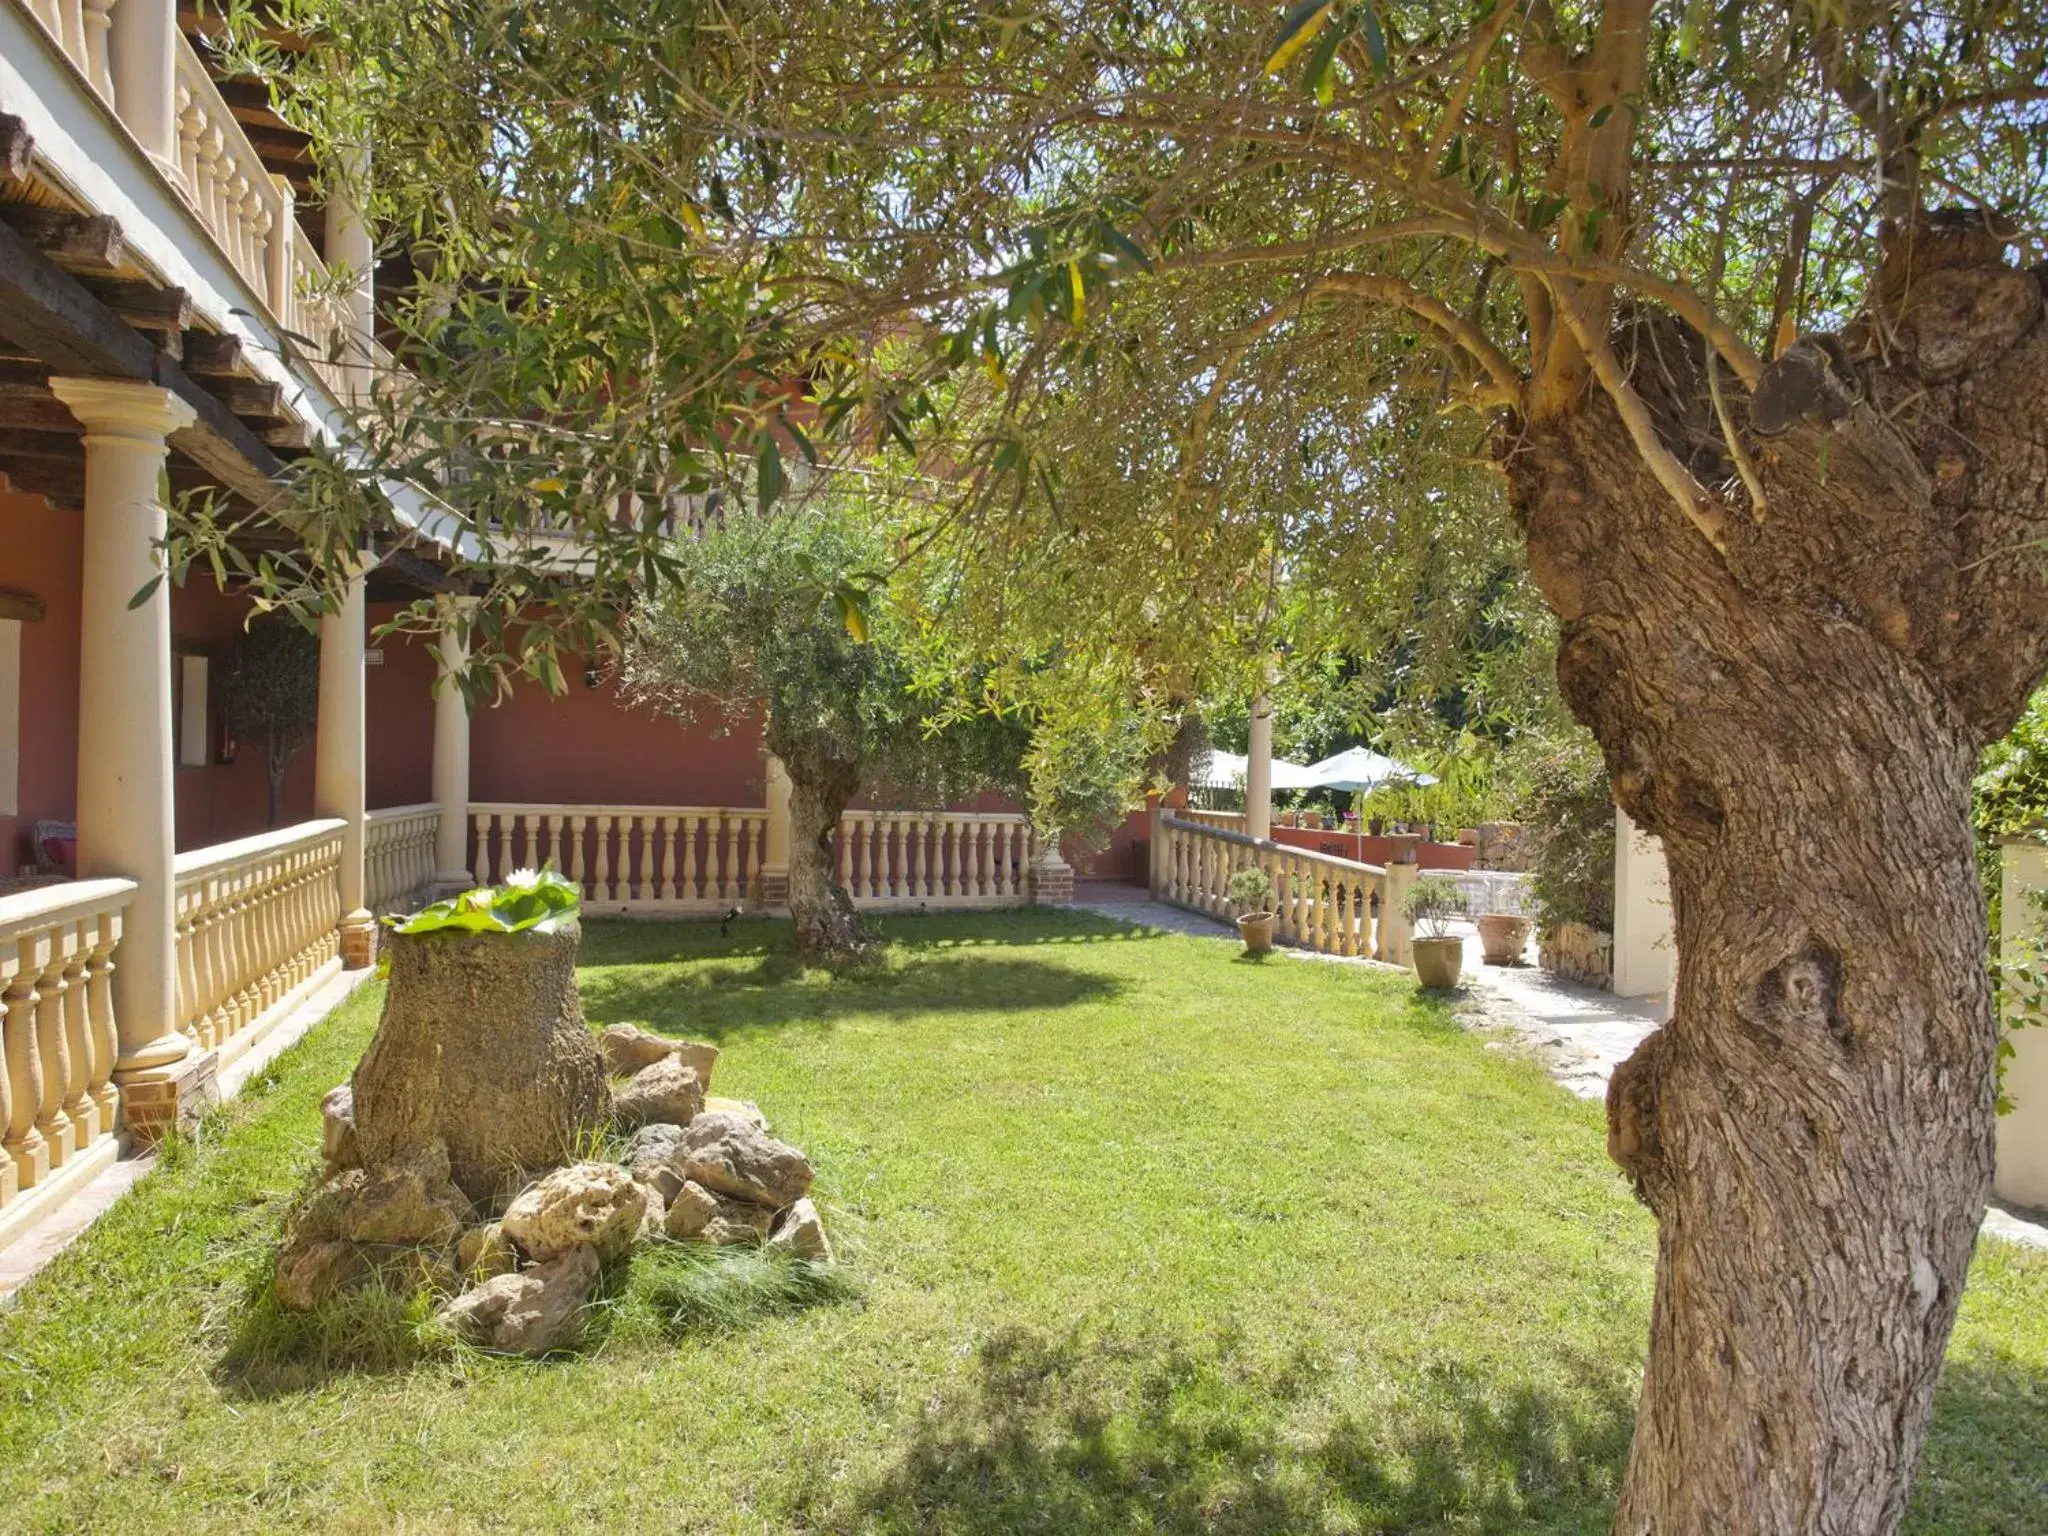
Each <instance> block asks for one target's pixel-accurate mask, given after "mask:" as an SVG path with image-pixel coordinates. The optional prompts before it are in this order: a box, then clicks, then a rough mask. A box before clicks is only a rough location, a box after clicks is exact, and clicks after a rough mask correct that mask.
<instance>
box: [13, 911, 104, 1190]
mask: <svg viewBox="0 0 2048 1536" xmlns="http://www.w3.org/2000/svg"><path fill="white" fill-rule="evenodd" d="M134 890H135V882H134V881H132V880H74V881H67V882H65V883H63V884H60V885H50V886H44V887H41V888H39V889H36V890H30V891H23V892H21V893H19V894H16V895H13V896H6V897H0V1036H4V1041H5V1054H4V1059H0V1205H5V1204H6V1203H7V1202H8V1201H9V1200H11V1199H13V1198H14V1197H15V1196H16V1195H17V1194H18V1193H20V1192H21V1191H24V1190H28V1189H32V1188H34V1187H35V1186H36V1185H38V1184H40V1183H42V1182H43V1181H44V1180H46V1179H48V1178H49V1176H50V1175H51V1174H52V1173H54V1172H55V1171H57V1170H58V1169H60V1168H62V1167H63V1166H64V1165H65V1164H66V1163H68V1162H70V1161H72V1160H73V1159H74V1158H76V1157H78V1156H79V1155H80V1154H81V1153H83V1152H84V1151H85V1150H86V1149H87V1148H88V1147H91V1146H92V1145H94V1144H95V1143H97V1142H99V1141H102V1140H105V1139H106V1138H107V1137H110V1136H112V1135H113V1134H114V1128H115V1123H116V1121H117V1120H118V1118H119V1114H120V1096H119V1094H118V1092H117V1091H116V1089H115V1087H114V1085H113V1082H112V1077H113V1071H114V1059H115V1057H116V1055H117V1054H118V1053H119V1051H120V1035H119V1032H118V1031H117V1030H116V1028H115V1024H114V993H113V971H114V951H115V950H116V948H118V947H119V945H120V942H121V914H122V910H123V909H124V908H125V907H126V906H127V905H128V901H129V898H130V896H131V895H132V894H133V893H134Z"/></svg>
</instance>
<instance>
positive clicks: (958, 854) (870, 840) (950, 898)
mask: <svg viewBox="0 0 2048 1536" xmlns="http://www.w3.org/2000/svg"><path fill="white" fill-rule="evenodd" d="M838 842H839V881H840V884H842V885H844V886H845V887H846V889H847V892H848V894H850V895H851V896H852V897H853V904H854V905H855V906H857V907H998V906H1017V905H1020V904H1022V903H1023V902H1025V901H1027V900H1029V899H1030V898H1029V896H1028V894H1027V891H1028V884H1027V878H1028V877H1027V875H1026V871H1027V870H1028V869H1029V867H1030V864H1031V854H1032V837H1031V822H1030V819H1029V818H1028V817H1026V816H1023V815H1021V814H1019V813H1016V812H1011V811H996V812H972V811H848V812H847V813H846V815H845V816H844V817H843V818H842V819H841V821H840V823H839V838H838Z"/></svg>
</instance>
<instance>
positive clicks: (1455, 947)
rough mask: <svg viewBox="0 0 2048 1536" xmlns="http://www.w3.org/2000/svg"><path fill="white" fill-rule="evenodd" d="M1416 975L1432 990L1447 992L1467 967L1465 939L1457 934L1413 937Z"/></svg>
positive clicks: (1456, 982)
mask: <svg viewBox="0 0 2048 1536" xmlns="http://www.w3.org/2000/svg"><path fill="white" fill-rule="evenodd" d="M1409 942H1410V944H1411V945H1412V946H1413V947H1414V950H1415V977H1416V980H1418V981H1420V982H1421V983H1422V984H1423V985H1424V986H1425V987H1428V988H1430V989H1431V990H1432V991H1437V992H1447V991H1449V990H1450V989H1451V988H1452V987H1455V986H1456V985H1457V984H1458V978H1459V976H1460V975H1462V974H1463V972H1464V969H1465V941H1464V940H1463V939H1462V938H1460V937H1458V935H1456V934H1451V935H1449V936H1447V937H1445V938H1441V939H1411V940H1410V941H1409Z"/></svg>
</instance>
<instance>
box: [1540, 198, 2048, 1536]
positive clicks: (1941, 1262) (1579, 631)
mask: <svg viewBox="0 0 2048 1536" xmlns="http://www.w3.org/2000/svg"><path fill="white" fill-rule="evenodd" d="M1886 257H1887V260H1886V266H1885V269H1884V274H1883V276H1882V278H1881V279H1880V282H1879V288H1878V292H1877V293H1876V294H1875V295H1874V296H1873V303H1872V305H1871V309H1870V313H1869V315H1868V317H1867V318H1866V319H1865V320H1864V321H1862V322H1859V325H1858V327H1856V328H1854V329H1853V330H1852V332H1851V333H1850V334H1848V335H1845V336H1844V337H1843V338H1842V339H1841V344H1840V345H1838V346H1835V345H1831V346H1829V347H1827V348H1825V349H1809V350H1808V352H1807V353H1806V354H1805V356H1806V357H1807V358H1808V360H1809V361H1811V360H1812V358H1813V357H1814V356H1815V355H1816V350H1818V353H1819V355H1821V356H1823V357H1824V358H1825V359H1826V362H1825V365H1824V366H1821V368H1820V372H1819V373H1817V374H1816V375H1815V376H1814V377H1812V378H1809V379H1805V380H1796V379H1792V380H1788V378H1787V376H1786V374H1785V373H1783V372H1781V373H1780V374H1778V375H1777V376H1775V377H1774V376H1768V375H1767V377H1766V380H1765V384H1764V386H1762V387H1761V388H1760V391H1759V402H1758V403H1759V405H1760V406H1767V407H1768V410H1767V411H1766V410H1765V409H1759V410H1758V413H1757V414H1758V416H1759V417H1760V418H1761V417H1763V416H1764V415H1766V414H1769V415H1772V416H1774V417H1776V418H1778V420H1776V421H1773V422H1772V423H1770V424H1772V425H1786V426H1787V430H1785V431H1784V432H1783V434H1782V435H1779V436H1776V437H1770V438H1763V437H1759V436H1756V435H1754V434H1751V436H1750V441H1749V451H1750V453H1751V454H1752V455H1753V457H1754V458H1755V460H1756V462H1757V464H1758V466H1759V473H1760V475H1761V477H1762V480H1763V485H1764V489H1765V491H1766V494H1767V507H1766V510H1765V511H1764V512H1763V513H1762V514H1761V515H1760V516H1757V517H1753V516H1752V512H1751V506H1750V502H1749V497H1748V496H1747V495H1746V494H1745V493H1744V491H1743V490H1742V489H1741V488H1740V487H1739V486H1737V485H1735V484H1734V483H1733V470H1732V467H1731V465H1730V463H1729V462H1728V460H1727V457H1726V454H1725V448H1724V447H1722V446H1720V442H1721V438H1720V432H1719V429H1718V425H1717V423H1716V421H1715V418H1714V415H1713V411H1712V406H1711V404H1710V401H1709V390H1708V388H1707V384H1706V380H1705V375H1704V372H1703V368H1702V362H1701V359H1702V349H1701V346H1700V343H1699V338H1698V337H1697V336H1696V335H1694V334H1693V333H1691V332H1689V331H1686V330H1684V329H1682V328H1681V327H1679V326H1677V325H1675V324H1672V323H1670V322H1668V321H1665V320H1649V319H1639V320H1638V321H1637V322H1636V323H1634V324H1633V325H1630V326H1627V327H1625V328H1624V336H1623V338H1622V341H1621V345H1622V346H1623V347H1624V348H1626V349H1627V350H1629V351H1630V353H1631V357H1632V362H1633V372H1632V379H1633V382H1634V384H1635V387H1636V388H1637V390H1638V391H1639V392H1640V393H1641V394H1642V395H1643V396H1644V397H1645V398H1646V399H1647V400H1648V401H1649V403H1650V405H1651V407H1652V409H1653V411H1654V412H1655V415H1656V418H1657V422H1658V427H1659V431H1660V435H1661V437H1662V439H1663V441H1664V442H1665V444H1666V445H1667V446H1668V447H1670V448H1671V449H1672V450H1673V451H1674V452H1675V453H1677V454H1678V455H1679V456H1680V457H1681V458H1682V459H1684V460H1686V461H1687V464H1688V467H1689V468H1691V469H1692V471H1693V473H1694V474H1695V475H1696V476H1697V478H1698V479H1699V480H1700V481H1701V482H1702V483H1703V484H1706V485H1710V486H1711V485H1723V486H1726V487H1727V491H1726V494H1725V500H1724V505H1723V507H1722V509H1721V510H1722V512H1723V514H1724V516H1725V518H1726V527H1727V550H1726V552H1725V554H1723V553H1720V552H1717V551H1716V550H1715V549H1714V548H1713V547H1712V545H1711V544H1710V543H1709V541H1708V540H1707V539H1706V538H1704V537H1702V536H1701V535H1700V534H1699V532H1698V531H1697V530H1696V528H1695V527H1694V526H1693V525H1692V524H1691V523H1690V522H1689V521H1688V520H1687V518H1686V517H1685V516H1684V515H1683V514H1682V513H1681V511H1680V510H1679V509H1678V507H1677V506H1676V505H1674V503H1673V501H1672V498H1671V497H1670V496H1669V495H1668V494H1667V492H1666V490H1665V489H1664V488H1663V487H1662V486H1660V485H1659V483H1658V482H1657V481H1656V480H1654V479H1653V478H1652V476H1651V474H1650V472H1649V471H1648V470H1647V469H1646V468H1645V466H1644V463H1643V460H1642V457H1641V455H1640V454H1639V453H1638V452H1637V451H1636V450H1635V448H1634V447H1633V446H1632V445H1631V443H1630V441H1629V438H1628V436H1627V434H1626V432H1625V430H1624V429H1623V427H1622V425H1621V423H1620V421H1619V419H1618V417H1617V416H1616V414H1615V412H1614V410H1613V408H1612V407H1611V405H1610V404H1609V402H1608V401H1607V399H1606V398H1605V397H1604V396H1602V395H1600V394H1597V393H1594V392H1591V391H1590V390H1589V391H1588V392H1586V393H1585V394H1583V395H1582V396H1581V397H1580V398H1579V399H1578V400H1576V401H1575V402H1573V403H1572V404H1571V406H1570V408H1569V409H1566V410H1561V411H1558V412H1555V413H1553V414H1552V415H1551V416H1549V417H1548V419H1531V420H1529V421H1527V422H1525V423H1522V424H1520V425H1519V426H1518V428H1517V430H1516V432H1515V433H1514V434H1512V436H1511V437H1504V439H1503V445H1502V463H1503V466H1504V469H1505V471H1506V474H1507V478H1508V482H1509V488H1510V494H1511V498H1512V501H1513V504H1514V507H1515V509H1516V512H1517V515H1518V516H1519V517H1520V519H1521V520H1522V522H1523V525H1524V528H1525V530H1526V534H1527V540H1528V549H1529V558H1530V565H1531V568H1532V570H1533V572H1534V574H1535V576H1536V579H1537V581H1538V583H1539V585H1540V586H1541V587H1542V589H1543V591H1544V593H1545V594H1546V596H1547V597H1548V599H1549V600H1550V602H1551V603H1552V605H1553V606H1554V607H1555V609H1556V610H1557V612H1558V614H1559V616H1560V618H1561V620H1562V622H1563V630H1562V644H1561V651H1560V658H1559V666H1558V671H1559V680H1560V683H1561V684H1562V686H1563V689H1564V692H1565V694H1566V697H1567V698H1568V700H1569V701H1570V703H1571V705H1572V708H1573V710H1574V712H1575V713H1576V714H1577V715H1578V716H1579V718H1580V719H1581V720H1583V721H1584V722H1585V723H1586V724H1587V725H1588V726H1589V727H1590V728H1591V729H1592V730H1593V732H1594V733H1595V735H1596V736H1597V737H1598V738H1599V740H1600V743H1601V745H1602V748H1603V749H1604V752H1605V754H1606V757H1607V760H1608V765H1609V768H1610V770H1611V773H1612V777H1613V782H1614V786H1615V796H1616V798H1617V800H1619V801H1620V803H1621V804H1622V806H1623V807H1624V808H1625V809H1626V810H1627V811H1628V812H1629V814H1630V815H1631V816H1633V817H1634V818H1635V820H1636V821H1637V822H1638V823H1639V824H1640V825H1642V826H1644V827H1646V828H1648V829H1649V830H1651V831H1653V832H1655V833H1657V834H1658V835H1659V836H1661V837H1662V839H1663V842H1664V848H1665V852H1666V855H1667V857H1668V859H1669V863H1670V871H1671V891H1672V904H1673V909H1674V916H1675V931H1676V939H1677V946H1678V979H1677V990H1676V996H1675V999H1674V1006H1673V1009H1672V1014H1671V1019H1670V1022H1669V1023H1667V1024H1666V1025H1665V1026H1664V1027H1663V1028H1662V1029H1660V1030H1658V1031H1657V1032H1656V1033H1655V1034H1653V1035H1652V1036H1651V1037H1650V1038H1649V1039H1648V1040H1647V1041H1645V1042H1644V1044H1643V1046H1642V1047H1641V1049H1639V1050H1638V1051H1637V1052H1636V1054H1635V1055H1634V1056H1633V1057H1632V1058H1631V1059H1630V1060H1629V1061H1628V1062H1627V1063H1626V1064H1625V1065H1624V1066H1623V1067H1622V1069H1621V1070H1620V1071H1618V1072H1617V1073H1616V1074H1615V1078H1614V1081H1613V1084H1612V1087H1611V1090H1610V1093H1609V1097H1608V1121H1609V1150H1610V1152H1611V1153H1612V1154H1613V1156H1614V1158H1615V1159H1616V1161H1617V1162H1619V1163H1620V1165H1621V1166H1622V1168H1623V1169H1624V1170H1626V1172H1627V1174H1628V1176H1629V1178H1630V1179H1631V1180H1632V1182H1633V1183H1634V1185H1635V1188H1636V1189H1637V1191H1638V1192H1639V1193H1640V1195H1641V1197H1642V1198H1643V1200H1644V1201H1645V1202H1646V1203H1647V1204H1648V1205H1649V1206H1650V1208H1651V1209H1652V1210H1653V1211H1654V1212H1655V1213H1656V1215H1657V1217H1658V1220H1659V1235H1658V1256H1657V1285H1656V1299H1655V1304H1654V1310H1653V1314H1652V1319H1651V1338H1650V1355H1649V1363H1648V1368H1647V1370H1646V1373H1645V1378H1644V1384H1643V1393H1642V1401H1641V1407H1640V1411H1639V1416H1638V1421H1637V1428H1636V1436H1635V1443H1634V1448H1633V1451H1632V1453H1631V1456H1630V1460H1629V1467H1628V1472H1627V1477H1626V1480H1625V1483H1624V1487H1623V1492H1622V1497H1621V1502H1620V1507H1619V1509H1618V1511H1617V1514H1616V1517H1615V1527H1614V1528H1615V1530H1616V1531H1617V1532H1622V1533H1627V1536H1648V1533H1652V1532H1654V1533H1656V1536H1690V1533H1699V1536H1708V1533H1712V1536H1728V1533H1741V1532H1759V1533H1762V1532H1770V1533H1792V1532H1802V1533H1803V1532H1842V1533H1852V1532H1853V1533H1856V1536H1869V1533H1884V1532H1890V1531H1894V1530H1896V1529H1897V1528H1898V1525H1899V1522H1900V1520H1901V1518H1902V1516H1903V1514H1904V1511H1905V1506H1906V1501H1907V1496H1908V1493H1909V1490H1910V1486H1911V1478H1912V1472H1913V1467H1914V1462H1915V1460H1916V1458H1917V1456H1918V1453H1919V1450H1920V1446H1921V1443H1922V1440H1923V1438H1924V1434H1925V1430H1926V1425H1927V1421H1928V1416H1929V1413H1930V1410H1931V1407H1932V1401H1933V1394H1934V1388H1935V1384H1936V1381H1937V1379H1938V1377H1939V1375H1940V1371H1941V1365H1942V1359H1943V1353H1944V1350H1945V1348H1946V1345H1947V1341H1948V1337H1949V1332H1950V1329H1951V1327H1952V1325H1953V1323H1954V1321H1955V1316H1956V1308H1957V1304H1958V1301H1959V1299H1960V1297H1961V1293H1962V1289H1963V1283H1964V1278H1965V1273H1966V1271H1967V1269H1968V1265H1969V1261H1970V1255H1971V1251H1972V1248H1973V1245H1974V1242H1975V1237H1976V1231H1977V1225H1978V1221H1979V1219H1980V1216H1981V1213H1982V1209H1983V1205H1984V1200H1985V1197H1986V1195H1987V1193H1988V1191H1989V1185H1990V1178H1991V1158H1992V1123H1993V1092H1994V1079H1995V1065H1994V1063H1995V1045H1996V1030H1997V1026H1996V1023H1995V1020H1994V1018H1993V1015H1992V1009H1991V1001H1990V995H1989V988H1988V983H1987V977H1986V966H1985V941H1986V933H1985V915H1984V908H1983V902H1982V899H1981V896H1980V893H1979V887H1978V884H1977V878H1976V870H1975V865H1974V860H1973V855H1972V842H1971V834H1970V825H1969V787H1970V776H1971V771H1972V767H1973V764H1974V761H1975V758H1976V755H1977V753H1978V751H1979V750H1980V749H1981V748H1982V747H1983V746H1984V745H1985V744H1986V743H1987V742H1989V741H1992V740H1994V739H1996V738H1997V737H1998V736H1999V735H2001V734H2002V733H2003V732H2004V731H2005V730H2006V729H2008V728H2009V726H2010V724H2011V722H2012V720H2013V719H2014V718H2015V716H2016V715H2017V713H2018V711H2019V709H2020V708H2021V706H2022V705H2023V703H2024V702H2025V699H2026V696H2027V694H2028V692H2029V690H2030V689H2031V688H2032V687H2033V686H2034V685H2035V684H2036V682H2037V681H2038V680H2039V678H2040V675H2041V672H2042V669H2043V665H2044V662H2048V575H2044V573H2048V563H2044V561H2043V559H2042V556H2041V552H2040V550H2039V549H2038V548H2036V547H2034V546H2035V545H2036V544H2037V543H2038V541H2040V540H2041V539H2042V538H2043V537H2044V536H2048V313H2044V299H2043V280H2042V279H2039V278H2037V276H2036V275H2035V274H2030V273H2023V272H2018V271H2015V270H2013V269H2012V268H2010V267H2009V266H2007V265H2005V264H2004V262H2003V260H2002V252H2001V251H2000V249H1999V247H1998V246H1997V244H1996V243H1995V242H1992V241H1990V240H1989V239H1988V238H1987V237H1985V236H1983V235H1982V233H1981V232H1980V231H1979V230H1977V229H1976V228H1975V227H1974V226H1972V225H1970V224H1969V222H1968V221H1950V222H1949V223H1947V224H1946V225H1943V224H1941V223H1939V222H1938V221H1937V223H1936V224H1935V226H1934V227H1933V228H1931V229H1929V228H1923V229H1922V230H1921V231H1920V232H1919V233H1918V234H1917V235H1916V236H1911V237H1896V238H1893V239H1892V240H1891V241H1890V242H1889V244H1888V248H1887V250H1886ZM1798 366H1799V362H1798V360H1797V359H1794V360H1793V361H1792V362H1791V363H1788V364H1787V365H1786V368H1787V369H1788V370H1791V369H1796V368H1797V367H1798ZM1794 386H1797V387H1794ZM1767 393H1768V394H1770V395H1771V397H1772V398H1771V399H1769V400H1768V401H1765V400H1764V399H1763V396H1764V395H1765V394H1767ZM1739 415H1740V411H1739V410H1738V416H1739Z"/></svg>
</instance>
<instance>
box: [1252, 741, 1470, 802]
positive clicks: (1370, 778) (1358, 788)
mask: <svg viewBox="0 0 2048 1536" xmlns="http://www.w3.org/2000/svg"><path fill="white" fill-rule="evenodd" d="M1274 767H1275V768H1278V767H1279V764H1277V763H1276V764H1274ZM1303 771H1304V772H1305V773H1306V774H1307V775H1308V779H1307V782H1306V783H1305V784H1303V785H1301V786H1300V787H1301V788H1305V789H1306V788H1322V789H1348V790H1350V791H1352V792H1353V793H1354V794H1370V793H1371V792H1372V791H1373V790H1375V789H1379V788H1380V787H1382V786H1383V785H1387V784H1434V783H1435V782H1436V780H1435V779H1434V778H1432V777H1431V776H1430V775H1428V774H1426V773H1423V772H1421V771H1420V770H1418V769H1415V768H1410V767H1409V766H1408V765H1407V764H1406V763H1403V762H1397V761H1395V760H1394V759H1393V758H1391V757H1387V756H1385V755H1384V754H1382V753H1379V752H1375V751H1373V750H1372V749H1371V748H1370V747H1348V748H1346V749H1345V750H1344V751H1342V752H1339V753H1338V754H1337V755H1336V756H1335V757H1326V758H1324V759H1323V760H1322V761H1321V762H1319V763H1310V764H1309V765H1308V767H1307V768H1306V769H1305V770H1303ZM1274 782H1275V783H1278V782H1279V781H1278V779H1277V777H1276V779H1275V780H1274Z"/></svg>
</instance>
